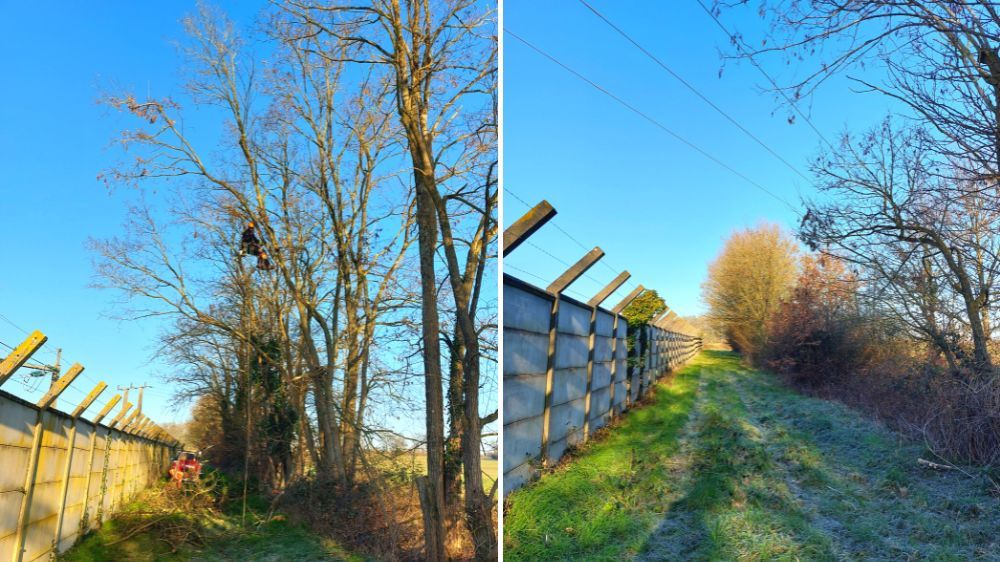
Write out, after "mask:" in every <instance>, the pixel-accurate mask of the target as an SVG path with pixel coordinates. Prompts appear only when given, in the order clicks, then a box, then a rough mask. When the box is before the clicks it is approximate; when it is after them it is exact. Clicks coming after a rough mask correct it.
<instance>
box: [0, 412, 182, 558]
mask: <svg viewBox="0 0 1000 562" xmlns="http://www.w3.org/2000/svg"><path fill="white" fill-rule="evenodd" d="M39 419H40V420H41V424H40V425H39V427H40V428H41V431H42V433H41V440H40V447H39V450H38V466H37V469H36V470H35V474H34V479H33V492H32V496H31V501H30V502H29V504H28V506H27V508H28V517H27V525H26V527H25V528H24V529H23V530H22V533H23V536H24V547H23V548H24V555H23V560H25V561H34V560H48V559H49V558H50V557H51V556H52V550H53V545H55V548H56V550H57V551H58V552H63V551H65V550H66V549H68V548H69V547H70V546H72V545H73V543H74V542H76V540H77V539H78V538H79V535H80V530H81V529H91V528H94V527H96V526H97V525H98V524H99V521H98V519H97V512H98V511H99V507H98V506H100V505H102V504H103V509H102V510H101V512H102V514H103V515H104V517H106V516H107V514H108V513H110V512H112V511H113V510H114V509H115V508H116V507H117V506H119V505H120V504H121V502H122V501H125V500H127V499H129V498H131V496H132V495H133V494H135V493H136V492H138V491H139V490H141V489H143V488H144V487H146V486H147V485H148V484H149V483H150V482H153V481H155V479H156V478H158V477H159V476H160V475H161V474H163V473H164V472H165V471H166V469H167V464H168V463H169V461H170V457H171V453H172V451H171V449H170V447H169V446H168V445H166V444H163V443H159V442H156V441H152V440H149V439H143V438H139V437H136V436H133V435H129V434H126V433H123V432H121V431H118V430H109V429H108V428H107V427H104V426H101V425H98V426H97V427H96V428H95V426H94V424H92V423H90V422H88V421H85V420H82V419H76V420H74V419H73V418H71V417H70V416H69V415H67V414H65V413H63V412H59V411H57V410H45V411H43V412H41V413H40V412H39V410H38V409H37V408H36V407H35V406H34V405H32V404H30V403H27V402H25V401H23V400H20V399H18V398H16V397H14V396H12V395H10V394H7V393H5V392H0V467H2V469H0V560H2V561H7V560H12V559H13V556H14V550H15V549H16V545H17V535H18V520H19V515H20V513H21V506H22V503H23V502H24V498H25V484H26V482H27V478H28V467H29V459H30V457H31V450H32V446H33V441H34V432H35V426H36V423H37V422H38V420H39ZM74 425H75V426H76V431H75V435H73V434H74V432H73V431H72V428H73V426H74ZM95 432H96V433H95ZM71 435H72V436H73V442H72V443H70V437H71ZM109 435H110V440H111V443H112V445H111V449H110V451H109V456H108V463H107V470H105V447H106V445H107V443H108V436H109ZM91 447H94V454H93V456H91ZM70 451H72V458H71V457H70ZM91 458H92V459H93V460H92V461H91ZM67 462H69V465H68V466H67ZM67 468H69V479H68V481H67V482H68V484H67V486H66V499H65V504H64V505H63V501H62V496H63V485H64V479H65V478H66V470H67ZM88 473H90V474H89V478H88ZM105 478H106V479H107V487H106V488H105V486H103V482H104V481H105ZM88 480H89V486H88ZM60 512H61V513H62V514H63V521H62V529H61V532H59V533H58V536H57V527H58V522H59V514H60Z"/></svg>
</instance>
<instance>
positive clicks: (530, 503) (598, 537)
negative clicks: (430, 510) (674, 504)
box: [504, 357, 714, 561]
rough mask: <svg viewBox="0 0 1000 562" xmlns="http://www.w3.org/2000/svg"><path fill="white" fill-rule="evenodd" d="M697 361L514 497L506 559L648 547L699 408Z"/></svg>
mask: <svg viewBox="0 0 1000 562" xmlns="http://www.w3.org/2000/svg"><path fill="white" fill-rule="evenodd" d="M713 361H714V359H713V358H710V357H701V358H699V359H696V360H695V361H694V362H692V363H691V364H689V365H688V366H686V367H684V368H683V369H681V370H680V371H679V372H677V373H676V374H675V375H674V376H673V377H671V378H670V379H669V380H667V381H666V382H661V383H659V384H658V385H657V386H656V387H655V390H654V394H653V398H652V400H651V402H650V403H649V404H647V405H646V406H644V407H641V408H637V409H634V410H632V411H631V412H629V413H628V414H627V415H626V416H624V417H623V418H622V420H621V421H620V422H618V423H616V424H615V426H614V427H613V428H611V429H610V430H609V431H608V432H607V433H605V434H604V435H603V437H602V438H599V439H597V440H595V441H591V442H589V443H587V444H586V445H585V446H584V447H583V448H582V449H581V450H579V451H578V452H577V453H576V454H574V455H572V458H571V459H569V460H567V461H566V462H564V463H561V464H560V465H559V466H558V467H556V468H555V469H554V470H553V471H552V472H551V473H550V474H546V475H545V476H544V477H543V478H541V479H540V480H539V481H538V482H536V483H534V484H532V485H529V486H527V487H525V488H522V489H521V490H517V491H515V492H513V493H512V494H511V495H510V496H509V497H508V499H507V502H506V513H505V515H504V535H505V536H504V560H508V561H517V560H562V559H572V558H580V557H593V558H614V557H616V556H618V555H619V554H620V553H622V552H628V551H635V550H637V549H638V548H639V547H640V546H641V545H642V543H643V542H644V538H643V537H644V536H645V535H646V534H648V532H649V530H650V528H651V526H652V525H653V523H654V522H655V521H656V520H657V519H658V518H659V517H658V516H657V515H656V514H657V513H660V512H662V510H663V509H665V508H666V504H664V503H663V498H664V494H665V492H666V490H667V489H669V487H670V486H672V485H673V484H672V481H673V479H672V477H671V467H670V463H669V459H670V458H671V457H672V456H673V455H674V453H676V451H677V443H678V441H677V436H678V433H679V432H680V431H681V428H683V427H684V424H685V422H687V419H688V415H689V413H690V412H691V408H692V406H693V404H694V399H695V391H696V388H697V386H698V375H699V373H700V371H701V369H703V368H705V367H706V366H709V365H710V364H711V363H712V362H713Z"/></svg>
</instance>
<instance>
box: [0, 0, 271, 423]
mask: <svg viewBox="0 0 1000 562" xmlns="http://www.w3.org/2000/svg"><path fill="white" fill-rule="evenodd" d="M217 4H218V5H220V6H221V7H222V8H223V9H224V10H225V11H226V12H227V13H228V14H229V15H230V17H231V18H233V19H235V20H236V21H238V22H239V23H241V24H246V25H250V24H252V23H253V21H254V19H255V16H256V14H257V12H258V11H259V9H260V8H261V7H262V6H263V5H264V4H265V3H264V2H235V1H229V2H219V3H217ZM193 9H194V4H193V2H192V3H188V2H86V3H84V2H58V3H54V4H47V5H46V7H45V10H46V11H47V12H48V13H45V14H41V13H39V6H38V5H35V4H32V3H27V2H12V1H6V0H3V1H0V44H2V46H3V51H4V52H5V53H6V54H7V56H6V57H5V58H4V63H5V69H4V76H5V79H4V81H3V88H0V169H2V170H3V174H0V205H2V207H3V220H2V221H0V240H2V249H3V259H4V267H3V274H2V275H0V314H2V315H3V316H4V317H5V318H6V320H5V319H4V318H0V342H3V343H5V344H8V345H16V344H17V343H18V342H20V341H21V340H22V339H23V338H24V334H23V333H22V332H21V331H20V330H19V329H18V328H16V327H15V326H14V325H12V323H13V324H15V325H17V326H19V327H20V328H23V329H24V330H28V331H30V330H34V329H40V330H42V331H43V332H44V333H46V335H48V336H49V343H47V344H46V345H45V347H44V348H43V351H41V352H39V354H38V355H37V356H36V357H38V358H39V359H40V360H42V361H45V362H51V361H53V360H54V350H55V348H57V347H61V348H62V349H63V361H64V364H66V365H68V364H69V363H72V362H80V363H81V364H83V365H84V366H85V367H86V368H87V369H86V371H85V372H84V377H85V378H83V379H78V381H79V382H77V383H75V384H74V385H73V387H71V390H69V391H67V393H66V394H64V395H63V396H64V397H65V399H66V400H65V402H66V403H70V402H72V403H76V402H79V400H80V399H81V398H82V397H83V395H84V394H85V393H86V392H87V391H88V390H89V389H90V388H92V387H93V385H94V384H95V381H96V380H104V381H107V382H108V384H109V386H110V387H111V388H110V389H109V390H107V391H105V392H104V394H103V395H102V396H101V401H102V402H103V401H104V400H106V399H108V398H110V397H111V396H112V395H113V392H112V390H114V387H116V386H118V385H128V384H130V383H131V384H136V385H139V384H151V385H153V388H152V389H150V390H148V391H147V394H146V395H145V398H144V408H143V409H144V412H145V413H147V414H148V415H150V416H151V417H152V418H153V419H154V420H156V421H160V422H164V421H180V420H183V419H184V418H186V417H187V410H186V409H183V410H173V409H170V408H168V407H167V403H168V399H169V396H170V392H169V389H168V388H166V387H165V385H164V384H163V383H162V382H160V381H159V380H158V379H157V378H156V374H157V373H159V372H162V371H163V365H162V364H160V363H159V362H157V361H156V360H155V358H153V357H152V355H153V353H154V351H155V349H154V348H153V347H152V345H153V342H154V341H155V335H156V333H157V331H158V324H157V322H156V321H151V320H150V321H141V322H119V321H116V320H112V319H110V318H108V314H109V313H110V312H112V302H113V301H114V300H115V298H116V295H114V294H113V293H111V292H108V291H100V290H97V289H93V288H89V285H90V284H91V283H93V281H94V279H93V268H92V263H91V256H90V255H89V253H88V252H87V251H86V248H85V242H86V240H87V239H88V238H90V237H93V238H106V237H109V236H113V235H115V234H118V233H119V231H120V225H121V224H122V222H123V221H124V219H125V216H126V209H127V206H128V203H129V202H130V201H133V200H134V199H135V197H136V196H137V193H135V192H133V191H129V190H113V191H109V190H108V189H107V187H106V186H105V185H104V184H103V183H102V182H100V181H98V180H97V175H98V174H99V173H100V172H101V171H102V170H104V169H107V168H109V167H111V166H112V165H113V164H114V163H115V162H117V161H118V160H120V159H121V157H122V155H121V153H120V151H119V150H118V149H117V148H116V147H114V146H112V140H113V139H114V137H115V135H116V134H117V132H118V131H120V130H121V129H122V128H123V127H125V126H126V125H127V124H128V122H127V120H126V119H123V118H121V117H120V116H118V115H116V114H114V113H111V112H109V111H108V110H106V109H105V108H103V107H101V106H99V105H97V103H96V102H97V99H98V97H99V96H100V94H101V93H102V92H108V91H119V90H121V89H130V90H133V91H135V92H137V93H139V94H141V95H145V94H146V92H147V91H150V92H152V93H153V95H173V96H177V97H181V99H183V97H182V96H181V95H180V91H181V85H182V83H183V80H182V77H181V75H180V72H179V65H180V62H181V57H180V55H179V54H178V52H177V49H176V47H175V46H174V45H175V42H176V41H178V40H180V39H181V38H182V36H183V32H182V28H181V25H180V20H181V18H182V17H183V16H184V15H186V14H187V13H190V12H191V11H192V10H193ZM199 125H201V126H202V127H204V128H205V129H209V127H214V121H212V120H210V116H209V115H197V114H196V115H194V116H192V117H190V118H189V126H191V127H198V126H199ZM154 201H155V198H154ZM157 204H163V202H159V203H157ZM7 320H9V321H10V322H8V321H7ZM0 347H2V346H0ZM5 352H6V349H0V354H5ZM17 378H18V379H20V377H17ZM29 386H39V388H38V389H36V390H35V391H34V392H32V391H31V390H30V388H28V387H26V386H24V385H23V384H21V382H20V380H12V381H9V382H8V383H6V384H5V385H4V389H5V390H8V391H10V392H13V393H15V394H17V395H19V396H22V397H26V398H30V397H33V396H37V395H39V394H40V392H41V391H42V390H44V386H45V385H38V384H37V382H36V383H31V382H30V381H29ZM132 396H135V395H134V394H133V395H132ZM133 401H134V400H133Z"/></svg>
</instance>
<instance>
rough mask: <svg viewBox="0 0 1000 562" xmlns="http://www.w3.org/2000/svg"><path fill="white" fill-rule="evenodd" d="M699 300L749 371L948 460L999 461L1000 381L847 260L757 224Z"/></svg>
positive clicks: (729, 246) (730, 245) (969, 345)
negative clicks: (917, 323) (856, 414)
mask: <svg viewBox="0 0 1000 562" xmlns="http://www.w3.org/2000/svg"><path fill="white" fill-rule="evenodd" d="M702 289H703V296H704V299H705V301H706V303H707V304H708V306H709V313H708V315H707V321H708V322H709V323H710V324H711V325H712V326H713V327H714V328H715V329H717V330H718V331H719V332H720V333H721V334H724V336H725V338H726V339H727V341H728V342H729V343H730V345H731V346H732V347H733V348H734V349H735V350H736V351H739V352H740V353H742V354H743V356H744V359H745V360H746V361H748V362H750V363H751V364H753V365H755V366H757V367H761V368H765V369H768V370H771V371H773V372H777V373H779V374H781V375H783V376H784V377H785V378H786V380H787V381H788V382H789V383H790V384H793V385H795V386H797V387H798V388H800V389H802V390H804V391H807V392H811V393H816V394H819V395H822V396H825V397H831V398H836V399H839V400H841V401H844V402H847V403H849V404H852V405H854V406H857V407H860V408H862V409H864V410H867V411H868V412H869V413H870V414H872V415H874V416H877V417H879V418H881V419H883V420H885V421H887V422H888V423H890V424H892V425H894V426H895V427H896V428H898V429H900V430H902V431H904V432H907V433H909V434H911V435H913V436H916V437H920V438H922V439H924V440H925V442H926V443H927V444H928V446H929V447H931V448H932V449H933V450H934V451H935V452H936V453H938V454H939V455H941V456H942V457H943V458H946V459H949V460H955V461H966V462H975V463H982V464H992V463H994V462H996V461H997V460H998V459H1000V392H998V390H1000V386H998V384H997V380H998V377H997V374H996V373H995V372H993V371H986V370H983V369H980V368H977V367H978V365H977V364H975V363H971V364H970V363H967V364H957V363H953V362H952V361H951V359H950V358H949V357H948V356H947V353H946V352H947V351H949V350H951V351H954V350H955V349H965V350H966V354H967V355H962V357H966V356H968V357H972V356H973V353H972V349H973V346H974V344H973V341H972V337H971V336H970V335H969V334H968V333H966V334H965V336H964V337H962V336H961V335H959V334H958V333H956V334H955V335H954V337H953V338H951V339H949V340H948V343H947V347H944V346H939V345H938V344H937V343H936V341H935V340H933V339H931V338H928V337H926V336H925V334H924V332H922V331H921V330H919V329H917V328H915V327H913V326H911V325H910V324H909V323H907V322H906V321H905V319H904V318H901V317H900V316H898V315H897V311H896V309H895V308H893V307H891V306H888V301H887V299H886V297H885V291H884V286H883V285H874V284H872V283H871V282H870V280H867V279H865V278H864V277H863V276H861V275H859V273H858V270H857V269H856V268H854V267H852V266H851V265H850V264H849V263H848V262H846V261H845V260H842V259H840V258H838V257H836V256H835V255H832V254H830V253H826V252H813V251H804V250H802V249H801V247H800V245H799V244H798V243H797V242H796V240H795V239H794V238H792V236H791V235H789V234H787V233H785V232H783V231H782V230H781V229H780V228H779V227H777V226H774V225H761V226H758V227H756V228H752V229H747V230H743V231H740V232H737V233H735V234H734V235H733V236H732V237H731V238H730V239H729V240H728V241H727V242H726V245H725V247H724V249H723V250H722V252H721V253H720V255H719V256H718V258H717V259H716V260H715V261H714V262H713V263H712V264H711V266H710V268H709V276H708V279H707V280H706V282H705V283H704V285H703V287H702ZM990 347H991V348H993V349H995V347H994V343H993V342H992V340H991V342H990Z"/></svg>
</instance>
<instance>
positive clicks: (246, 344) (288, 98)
mask: <svg viewBox="0 0 1000 562" xmlns="http://www.w3.org/2000/svg"><path fill="white" fill-rule="evenodd" d="M271 23H272V25H271V26H269V30H270V33H272V34H273V35H272V37H273V38H274V39H275V41H276V43H277V45H278V46H279V48H278V49H277V50H276V51H275V52H273V53H271V57H269V60H268V62H267V63H263V62H261V61H257V60H254V59H253V58H251V57H249V56H248V55H246V54H245V53H244V51H243V50H242V40H241V39H240V37H239V35H238V34H237V33H236V32H235V30H234V29H233V28H232V26H231V24H229V23H228V22H227V21H226V20H225V19H224V18H223V17H222V16H221V15H220V14H217V13H215V12H213V11H212V10H210V9H207V8H204V7H203V8H201V11H200V13H199V15H198V16H197V17H193V18H190V19H189V20H187V21H186V27H187V29H188V32H189V34H190V36H191V38H192V42H191V46H190V48H189V49H188V50H187V55H188V58H189V61H190V62H191V71H190V72H191V80H190V84H189V87H190V90H191V92H192V95H193V96H194V98H195V100H196V102H198V103H200V104H207V105H212V106H215V107H218V108H221V109H222V110H223V112H224V113H225V115H226V118H227V123H226V126H227V129H226V131H227V135H226V136H225V138H224V140H223V142H222V145H221V146H218V147H198V146H197V143H196V142H195V141H194V140H193V139H192V138H190V137H189V136H188V134H187V132H186V130H185V128H184V126H183V115H184V112H183V111H182V110H181V108H180V107H179V106H178V105H177V104H176V103H173V102H172V101H170V100H167V99H160V100H147V101H139V100H138V99H136V98H135V97H134V96H132V95H128V94H121V95H113V96H109V97H108V98H107V99H106V102H107V103H108V104H110V105H111V106H113V107H115V108H118V109H121V110H122V111H125V112H127V113H130V114H132V115H134V116H135V117H137V118H139V119H140V120H141V121H142V122H143V128H140V129H137V130H132V131H126V132H125V134H124V135H123V137H122V142H123V143H124V144H125V145H127V146H129V147H131V148H132V149H133V150H136V151H137V152H138V153H139V156H138V157H137V158H136V159H135V160H134V161H133V162H132V163H130V164H128V163H127V164H125V165H123V166H120V167H118V168H116V169H114V170H111V171H110V172H109V173H108V174H107V177H108V178H109V180H110V181H112V182H115V183H137V184H139V185H145V184H147V183H152V184H154V185H158V184H159V183H160V182H159V181H158V180H162V179H164V178H171V179H178V178H184V179H186V180H188V181H187V182H185V184H184V185H182V186H178V188H177V190H176V193H177V194H178V197H179V199H180V200H183V198H190V199H191V200H192V201H193V204H192V208H191V209H183V208H181V206H180V205H178V206H177V208H176V209H175V211H174V222H173V226H175V227H176V228H177V230H178V233H174V234H170V235H165V234H164V233H163V232H161V226H160V224H159V222H160V221H158V220H156V219H154V217H153V216H152V214H150V213H149V212H146V211H143V210H140V211H139V212H138V213H137V218H136V220H134V221H133V224H132V228H130V229H129V232H130V235H129V236H126V237H125V238H122V239H117V240H109V241H105V242H103V243H99V244H97V246H98V250H99V251H100V253H101V255H102V258H103V261H102V263H101V269H100V272H101V274H102V276H103V278H104V280H105V283H106V284H107V285H110V286H113V287H116V288H119V289H121V290H123V291H124V292H125V293H126V294H129V295H137V296H141V297H144V299H143V300H142V303H143V304H142V305H141V306H143V307H146V308H145V309H144V310H141V311H137V312H138V314H139V315H142V314H161V315H162V314H166V315H170V316H173V317H175V318H179V319H183V320H184V321H185V322H187V323H190V324H193V325H197V326H200V327H201V328H202V329H203V330H210V331H214V332H217V333H219V334H222V335H224V336H225V337H227V338H230V339H231V340H233V341H235V342H237V343H236V344H235V345H233V344H230V346H231V348H232V347H235V349H236V350H237V351H238V354H237V355H238V361H237V367H238V368H239V369H240V370H241V371H240V372H243V373H247V372H248V369H249V368H250V363H249V358H250V355H248V354H250V353H254V354H257V355H254V357H257V358H260V357H263V358H264V359H263V360H266V361H274V362H276V363H277V364H276V365H274V366H273V367H274V368H277V369H279V370H280V371H281V373H282V376H283V377H284V379H285V381H286V382H287V385H288V387H289V389H290V392H291V393H292V395H291V396H289V399H290V402H291V403H292V404H293V405H295V406H296V407H297V408H298V409H299V410H300V413H301V414H302V416H301V417H302V418H303V420H305V419H306V416H305V411H304V410H305V405H306V402H307V400H306V395H307V394H311V397H312V400H311V401H312V403H313V404H314V405H315V407H314V414H315V419H316V425H315V430H316V432H315V434H313V427H312V426H311V424H309V423H307V422H306V421H303V423H302V426H301V430H302V433H303V443H304V444H305V445H306V446H307V447H308V449H309V450H310V451H311V452H313V453H314V454H312V460H313V461H314V462H316V464H317V467H318V469H319V472H320V474H322V475H324V476H326V477H328V478H331V479H333V480H334V481H336V482H339V483H342V484H344V485H347V486H350V485H351V484H352V482H353V480H354V473H355V471H356V468H357V458H358V454H359V450H360V444H361V442H362V440H361V439H360V436H359V435H360V432H363V431H364V430H365V412H366V408H367V406H368V404H369V399H370V396H369V393H370V392H371V390H372V389H373V388H375V387H376V386H377V384H376V383H375V382H374V381H373V380H372V379H373V377H375V376H383V375H387V374H388V371H387V370H385V369H381V368H377V365H376V363H375V361H373V355H374V354H377V352H378V349H377V348H376V346H375V345H374V342H375V339H376V337H377V335H379V334H382V335H385V334H386V333H387V331H391V330H394V329H396V328H394V326H396V325H398V324H399V323H400V322H405V320H406V318H407V317H408V315H409V314H410V311H411V310H412V307H413V301H414V299H413V295H412V292H411V291H410V289H409V287H408V286H407V285H406V284H405V282H403V280H402V279H401V278H400V276H399V272H400V270H401V268H402V267H403V266H404V265H405V264H406V263H407V255H408V249H409V247H410V245H411V243H412V239H413V238H412V235H413V230H414V229H413V220H414V217H413V213H412V212H411V211H412V203H411V195H410V189H409V186H408V185H407V184H406V182H401V181H399V173H400V168H399V163H400V162H401V160H400V152H401V148H400V147H401V144H400V143H399V142H398V140H397V137H398V135H397V134H396V130H395V125H394V122H393V120H392V119H390V118H389V117H388V116H391V115H392V111H391V107H392V105H391V103H392V98H391V96H390V95H389V94H388V92H389V87H390V84H389V83H387V82H384V81H378V80H368V79H366V78H365V77H361V79H360V80H358V81H357V82H346V81H344V80H342V73H343V70H344V65H343V64H333V63H331V62H330V58H329V57H327V56H325V55H321V54H320V52H321V51H327V50H335V49H337V48H338V46H337V45H330V44H328V42H324V38H323V37H303V36H300V35H299V34H298V29H297V27H296V26H295V24H294V22H291V21H288V20H287V19H281V18H276V19H275V20H274V21H272V22H271ZM209 149H214V152H211V151H210V150H209ZM247 221H250V222H253V223H254V224H255V225H256V228H257V233H258V235H259V237H260V242H261V245H262V248H263V250H264V251H265V253H266V254H267V257H266V259H267V260H268V261H269V262H270V266H271V269H269V270H267V269H261V262H257V266H255V265H254V261H255V259H256V258H254V257H253V256H247V257H244V258H242V259H238V258H237V257H236V245H235V244H234V236H235V235H237V234H238V233H239V231H240V230H241V229H242V228H243V226H244V225H245V223H246V222H247ZM178 234H179V236H180V238H181V239H186V240H187V242H186V243H182V244H177V243H175V242H173V240H175V239H176V238H175V236H178ZM262 259H263V258H262ZM234 311H238V312H234ZM264 336H267V337H266V338H265V337H264ZM272 337H273V338H275V339H276V341H277V345H278V347H279V348H280V349H281V350H282V351H281V353H276V354H275V355H277V356H278V357H279V358H280V359H274V358H273V357H272V356H271V355H269V354H267V353H266V350H264V349H262V342H264V341H268V339H269V338H272ZM180 343H182V342H180ZM192 359H195V358H192ZM196 359H197V360H198V361H201V360H202V359H203V358H196ZM225 368H229V369H231V368H232V367H231V365H229V366H226V367H225ZM245 388H246V387H245ZM248 401H249V400H248Z"/></svg>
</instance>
